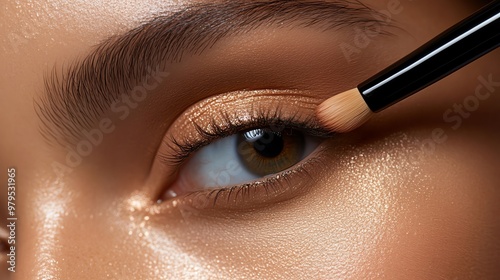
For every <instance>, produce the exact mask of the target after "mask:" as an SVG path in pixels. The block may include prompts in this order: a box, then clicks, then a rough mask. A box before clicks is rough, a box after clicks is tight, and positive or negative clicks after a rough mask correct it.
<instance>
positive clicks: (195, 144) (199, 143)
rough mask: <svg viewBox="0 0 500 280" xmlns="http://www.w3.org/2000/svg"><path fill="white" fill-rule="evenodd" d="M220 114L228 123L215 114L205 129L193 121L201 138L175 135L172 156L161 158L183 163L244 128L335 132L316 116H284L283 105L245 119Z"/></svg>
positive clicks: (315, 133) (171, 141) (325, 135)
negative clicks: (218, 120)
mask: <svg viewBox="0 0 500 280" xmlns="http://www.w3.org/2000/svg"><path fill="white" fill-rule="evenodd" d="M219 114H220V116H221V117H222V119H223V120H224V122H225V124H224V126H221V125H219V124H217V123H216V122H215V117H213V118H212V121H211V122H210V125H209V126H208V127H207V128H203V127H201V126H200V125H198V124H197V123H195V122H194V123H193V125H194V126H195V127H196V131H197V132H198V135H199V136H200V138H201V139H197V140H193V139H189V138H183V139H177V138H175V137H173V136H172V137H170V139H169V140H167V141H168V142H167V145H169V147H170V148H172V150H173V151H174V153H173V155H162V154H160V155H159V157H160V159H162V160H163V161H164V162H165V163H170V164H172V163H174V164H177V165H180V164H182V163H183V162H184V161H185V160H186V159H187V158H189V156H190V155H191V154H193V153H194V152H196V151H198V150H200V149H201V148H203V147H204V146H207V145H209V144H211V143H213V142H214V141H216V140H219V139H222V138H224V137H228V136H231V135H233V134H236V133H240V132H242V131H244V130H250V129H257V128H265V127H271V128H273V127H278V128H282V129H285V128H287V129H294V130H299V131H301V132H304V133H306V134H308V135H311V136H316V137H321V138H329V137H332V136H333V133H332V132H330V131H328V130H326V129H324V128H323V127H321V126H320V125H319V124H318V123H317V121H316V119H315V118H314V117H312V116H311V117H307V118H301V117H300V116H298V115H294V116H291V117H284V114H283V113H282V111H281V109H280V108H277V109H276V110H274V111H262V110H260V111H258V112H257V114H256V115H255V116H252V117H250V118H249V119H248V120H245V121H240V120H238V121H233V120H232V118H231V116H230V115H229V114H228V113H227V112H223V111H221V112H219Z"/></svg>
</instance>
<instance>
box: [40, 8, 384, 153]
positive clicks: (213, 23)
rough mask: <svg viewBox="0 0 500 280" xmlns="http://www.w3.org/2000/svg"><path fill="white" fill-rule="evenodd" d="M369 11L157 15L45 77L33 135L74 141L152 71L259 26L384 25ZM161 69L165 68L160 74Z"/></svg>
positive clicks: (224, 10) (179, 12) (265, 10)
mask: <svg viewBox="0 0 500 280" xmlns="http://www.w3.org/2000/svg"><path fill="white" fill-rule="evenodd" d="M377 15H379V14H378V13H377V12H376V11H374V10H372V9H370V8H368V7H367V6H365V5H364V4H362V3H361V2H359V1H355V0H353V1H339V0H329V1H309V0H272V1H248V0H231V1H222V2H214V3H208V4H193V5H189V6H183V7H182V8H180V9H179V10H177V11H174V12H168V13H165V14H160V15H157V16H155V17H153V18H151V19H149V20H147V21H145V22H144V23H143V24H141V25H139V26H138V27H136V28H134V29H132V30H129V31H128V32H126V33H125V34H123V35H120V36H114V37H111V38H109V39H107V40H106V41H104V42H103V43H101V44H99V45H98V46H96V47H95V48H94V49H93V50H92V51H91V52H90V53H89V54H88V55H87V56H86V57H85V58H83V59H81V60H78V61H75V62H72V63H71V64H70V66H69V67H67V68H66V69H64V70H63V71H62V72H61V71H58V70H57V69H55V68H54V70H53V71H52V72H51V73H48V74H47V75H46V76H45V79H44V82H45V90H44V92H43V94H41V97H40V98H39V99H37V100H35V109H36V111H37V113H38V116H39V117H40V119H41V127H40V130H41V132H42V135H43V136H44V137H45V138H46V139H47V140H48V141H49V142H54V141H55V142H58V143H59V144H60V145H62V146H64V145H66V144H68V143H75V142H76V141H78V139H79V138H80V137H81V133H82V131H83V130H84V129H88V128H91V127H92V126H93V125H94V124H95V123H96V122H97V121H98V119H99V117H100V116H102V114H103V113H104V112H105V111H106V110H108V109H109V106H110V105H111V104H112V103H113V102H114V100H116V99H117V98H118V97H119V96H120V95H121V94H122V93H124V92H125V93H126V92H129V91H130V90H131V89H132V88H133V87H134V86H135V84H136V83H138V82H139V81H141V80H142V78H143V77H145V76H147V75H148V74H150V72H151V69H157V66H158V65H165V64H166V62H174V61H175V62H180V61H181V60H182V57H183V55H185V54H187V53H191V54H201V53H202V52H203V51H204V50H205V49H207V48H211V47H212V46H214V44H215V43H216V42H217V41H219V40H220V39H222V38H224V37H228V36H233V35H237V34H242V33H245V32H248V31H251V30H253V29H256V28H258V27H260V26H275V27H276V28H282V27H284V26H286V27H287V28H293V27H311V28H315V29H318V30H321V31H326V30H331V29H340V28H343V27H352V26H359V25H365V24H383V25H387V23H386V22H383V21H382V19H381V18H382V17H381V16H380V15H379V16H377ZM160 70H164V69H160Z"/></svg>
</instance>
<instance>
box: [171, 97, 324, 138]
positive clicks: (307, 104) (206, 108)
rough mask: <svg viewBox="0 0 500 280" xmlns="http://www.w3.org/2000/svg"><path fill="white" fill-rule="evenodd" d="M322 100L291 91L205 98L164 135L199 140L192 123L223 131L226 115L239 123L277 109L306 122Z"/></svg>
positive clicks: (287, 116) (281, 113)
mask: <svg viewBox="0 0 500 280" xmlns="http://www.w3.org/2000/svg"><path fill="white" fill-rule="evenodd" d="M321 101H322V99H321V98H315V97H313V96H312V94H310V93H307V92H301V91H294V90H254V91H237V92H230V93H226V94H222V95H217V96H214V97H211V98H208V99H205V100H203V101H201V102H198V103H197V104H195V105H193V106H192V107H190V108H188V109H187V110H186V111H185V112H184V113H183V114H182V115H181V116H180V117H179V118H177V120H176V121H175V122H174V123H173V124H172V125H171V126H170V128H169V129H168V131H167V135H176V136H178V138H181V139H183V138H184V139H190V138H193V137H194V139H197V138H199V137H198V136H197V135H198V132H197V130H196V127H195V124H196V125H199V126H202V127H204V128H210V126H211V125H212V124H215V125H216V126H217V127H221V128H224V127H227V126H228V124H227V120H226V119H224V117H225V116H227V117H229V118H230V120H231V121H233V122H235V123H240V122H245V121H248V120H250V119H252V118H253V117H256V116H260V114H261V113H263V112H264V113H265V114H266V112H269V115H270V116H273V113H274V112H276V111H278V110H279V112H280V116H282V117H284V118H292V117H294V119H295V120H297V121H300V120H307V119H311V118H314V117H315V115H314V111H315V109H316V106H317V105H318V104H319V103H321ZM217 112H223V113H224V114H221V113H217ZM318 126H319V123H318ZM176 138H177V137H176Z"/></svg>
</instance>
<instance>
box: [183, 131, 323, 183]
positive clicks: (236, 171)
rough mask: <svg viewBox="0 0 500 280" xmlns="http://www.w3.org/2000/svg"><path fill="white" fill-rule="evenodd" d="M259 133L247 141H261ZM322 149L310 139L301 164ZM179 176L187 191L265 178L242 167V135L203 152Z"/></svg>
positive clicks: (230, 138) (225, 140)
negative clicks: (239, 142) (240, 143)
mask: <svg viewBox="0 0 500 280" xmlns="http://www.w3.org/2000/svg"><path fill="white" fill-rule="evenodd" d="M258 131H259V130H255V131H249V132H246V133H247V134H245V137H246V139H247V140H250V142H251V139H254V138H256V139H258V138H259V137H260V136H259V135H256V133H257V132H258ZM318 145H319V141H318V139H315V138H313V137H309V136H307V135H306V136H305V148H304V153H303V156H302V157H301V159H300V160H303V159H304V158H305V157H307V156H308V155H309V154H310V153H312V152H313V151H314V149H316V147H317V146H318ZM179 175H180V176H179V179H178V183H179V184H180V185H181V186H183V188H189V187H194V188H196V189H216V188H222V187H228V186H235V185H240V184H244V183H250V182H252V181H256V180H258V179H261V178H262V176H258V175H255V174H253V173H252V172H250V171H249V170H248V169H247V168H246V167H245V166H244V165H243V164H242V162H241V160H240V155H239V152H238V135H232V136H229V137H226V138H223V139H220V140H218V141H215V142H214V143H211V144H209V145H207V146H205V147H203V148H201V149H200V150H199V151H197V152H196V153H195V154H194V155H193V156H192V157H191V158H190V159H189V160H188V162H187V163H186V165H185V166H183V168H182V170H181V172H180V174H179ZM270 175H272V174H270Z"/></svg>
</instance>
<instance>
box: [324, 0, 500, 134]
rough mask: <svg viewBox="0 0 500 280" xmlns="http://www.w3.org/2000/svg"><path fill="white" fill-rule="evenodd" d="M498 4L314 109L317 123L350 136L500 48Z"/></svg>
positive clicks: (485, 9) (489, 6)
mask: <svg viewBox="0 0 500 280" xmlns="http://www.w3.org/2000/svg"><path fill="white" fill-rule="evenodd" d="M499 18H500V1H498V0H495V1H493V2H492V3H490V4H488V5H487V6H485V7H484V8H482V9H481V10H479V11H478V12H476V13H475V14H473V15H472V16H470V17H468V18H466V19H465V20H463V21H461V22H460V23H458V24H456V25H454V26H453V27H451V28H450V29H448V30H446V31H445V32H443V33H441V34H440V35H438V36H437V37H435V38H434V39H432V40H431V41H429V42H428V43H426V44H424V45H423V46H421V47H420V48H418V49H417V50H415V51H413V52H412V53H410V54H409V55H407V56H406V57H404V58H402V59H401V60H399V61H397V62H396V63H394V64H393V65H391V66H389V67H388V68H386V69H384V70H383V71H381V72H380V73H378V74H376V75H375V76H373V77H372V78H370V79H368V80H366V81H365V82H363V83H361V84H360V85H359V86H358V87H357V88H354V89H351V90H348V91H345V92H343V93H340V94H337V95H335V96H333V97H331V98H329V99H327V100H326V101H324V102H323V103H321V104H320V105H319V106H318V108H317V116H318V118H319V120H320V122H321V123H322V124H323V125H324V126H325V127H326V128H328V129H330V130H332V131H336V132H348V131H351V130H353V129H355V128H357V127H359V126H360V125H362V124H363V123H365V122H366V121H367V120H368V119H370V117H371V116H373V114H374V113H377V112H380V111H382V110H384V109H386V108H387V107H389V106H391V105H393V104H395V103H397V102H399V101H401V100H403V99H405V98H406V97H408V96H410V95H412V94H414V93H416V92H418V91H420V90H422V89H423V88H425V87H427V86H429V85H431V84H433V83H435V82H437V81H439V80H441V79H442V78H444V77H446V76H448V75H449V74H451V73H453V72H455V71H457V70H458V69H460V68H462V67H463V66H465V65H467V64H469V63H470V62H472V61H474V60H475V59H477V58H479V57H481V56H483V55H485V54H486V53H488V52H490V51H492V50H494V49H496V48H497V47H498V46H499V45H500V19H499Z"/></svg>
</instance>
